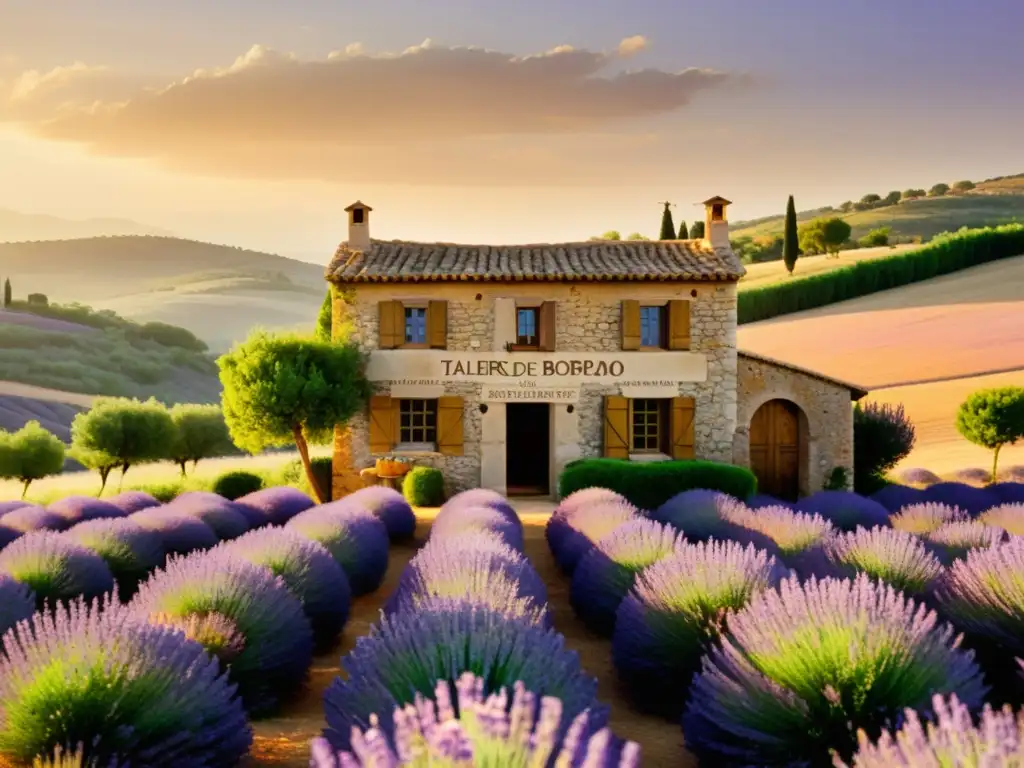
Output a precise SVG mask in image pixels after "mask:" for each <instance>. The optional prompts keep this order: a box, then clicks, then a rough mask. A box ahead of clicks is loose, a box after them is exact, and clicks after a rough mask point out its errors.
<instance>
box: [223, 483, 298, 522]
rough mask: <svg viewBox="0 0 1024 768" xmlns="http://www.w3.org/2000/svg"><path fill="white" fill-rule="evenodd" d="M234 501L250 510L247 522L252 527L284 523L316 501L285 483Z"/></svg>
mask: <svg viewBox="0 0 1024 768" xmlns="http://www.w3.org/2000/svg"><path fill="white" fill-rule="evenodd" d="M235 502H236V503H237V504H239V505H241V506H242V507H243V508H244V509H247V510H250V512H251V515H250V519H249V523H250V524H251V525H252V526H253V527H256V526H257V525H266V524H270V525H284V524H285V523H287V522H288V521H289V520H291V519H292V518H293V517H295V516H296V515H297V514H299V513H300V512H305V511H306V510H307V509H309V508H311V507H313V506H316V502H315V501H313V500H312V499H311V498H309V496H307V495H306V494H304V493H303V492H302V491H300V490H297V489H295V488H291V487H289V486H286V485H281V486H277V487H275V488H264V489H263V490H261V491H255V492H253V493H249V494H246V495H245V496H242V497H241V498H238V499H235ZM257 521H259V522H257Z"/></svg>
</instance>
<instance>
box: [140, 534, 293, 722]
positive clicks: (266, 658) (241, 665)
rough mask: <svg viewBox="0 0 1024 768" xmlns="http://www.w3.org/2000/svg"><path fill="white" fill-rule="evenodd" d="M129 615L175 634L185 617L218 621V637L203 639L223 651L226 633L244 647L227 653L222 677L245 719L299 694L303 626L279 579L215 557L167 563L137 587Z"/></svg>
mask: <svg viewBox="0 0 1024 768" xmlns="http://www.w3.org/2000/svg"><path fill="white" fill-rule="evenodd" d="M129 609H130V610H131V612H132V613H133V614H134V615H136V616H140V617H142V618H143V619H146V620H149V621H153V622H157V623H161V624H165V623H170V624H172V625H175V626H180V627H182V628H183V629H185V627H184V626H183V625H182V623H181V622H182V621H183V620H187V619H190V618H192V617H197V618H208V617H210V616H211V615H214V614H216V615H219V616H220V617H222V618H221V622H222V627H221V629H220V631H217V632H212V633H211V634H210V637H212V638H214V639H215V640H216V642H215V643H214V647H211V648H210V650H211V651H213V652H215V651H216V648H218V647H227V646H230V645H231V643H227V642H225V638H229V637H230V634H231V633H232V632H237V633H238V634H239V635H241V640H242V642H243V643H244V646H243V648H242V649H241V651H240V652H237V651H236V652H235V653H234V654H232V658H231V659H230V664H229V665H228V672H229V675H230V677H231V680H232V681H233V682H234V683H236V684H237V685H238V689H239V693H240V694H241V696H242V699H243V701H244V702H245V705H246V709H247V710H248V711H249V713H250V714H251V715H253V716H261V715H265V714H267V713H269V712H271V711H272V710H273V709H274V708H275V707H276V706H277V704H278V702H279V699H280V697H281V696H282V695H284V694H286V693H288V692H290V691H292V690H294V689H295V688H297V687H299V686H300V685H301V684H302V683H303V681H304V680H305V677H306V671H307V670H308V669H309V665H310V663H311V661H312V651H313V632H312V629H311V628H310V624H309V620H308V619H307V618H306V616H305V614H304V613H303V611H302V604H301V603H300V602H299V600H298V598H296V597H295V596H294V595H293V594H292V593H291V591H289V589H288V586H287V585H286V584H285V582H284V580H283V579H281V578H280V577H279V576H274V575H273V574H272V573H271V572H270V571H268V570H267V569H265V568H262V567H260V566H256V565H253V564H252V563H248V562H246V561H245V560H242V559H240V558H238V557H235V556H233V555H232V554H230V553H228V552H226V551H223V550H218V551H216V552H208V553H203V554H198V555H192V556H189V557H178V558H172V559H171V560H170V561H169V562H168V563H167V565H166V566H165V567H164V568H163V569H161V570H158V571H156V572H155V573H154V574H153V576H152V577H151V578H150V579H149V580H148V581H145V582H143V584H142V585H141V586H140V587H139V591H138V594H136V595H135V597H134V599H133V600H132V601H131V603H130V604H129ZM204 628H205V629H207V630H209V629H217V627H216V626H211V625H209V624H207V625H204ZM195 639H196V640H197V641H199V642H203V639H204V638H203V637H202V636H201V635H199V636H196V637H195ZM207 647H209V645H207Z"/></svg>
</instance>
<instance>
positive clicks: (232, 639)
mask: <svg viewBox="0 0 1024 768" xmlns="http://www.w3.org/2000/svg"><path fill="white" fill-rule="evenodd" d="M149 623H150V624H159V625H160V626H162V627H173V628H174V629H176V630H178V631H179V632H181V633H182V634H183V635H185V637H187V638H188V639H189V640H193V641H195V642H197V643H199V644H200V645H201V646H203V648H205V649H206V652H207V653H208V654H210V655H211V656H216V657H217V658H218V659H220V661H221V663H222V664H224V665H229V664H231V663H233V662H234V660H235V659H237V658H238V657H239V655H240V654H241V653H242V651H244V650H245V635H243V634H242V631H241V630H240V629H239V628H238V624H237V623H235V622H234V621H232V620H231V619H229V618H228V617H227V616H225V615H224V614H222V613H203V614H198V613H191V614H188V615H187V616H175V615H173V614H170V613H153V614H150V616H149Z"/></svg>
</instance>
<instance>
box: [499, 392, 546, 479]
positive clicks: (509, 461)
mask: <svg viewBox="0 0 1024 768" xmlns="http://www.w3.org/2000/svg"><path fill="white" fill-rule="evenodd" d="M550 427H551V406H550V405H548V404H547V403H509V404H508V405H506V406H505V456H506V465H505V487H506V489H507V491H508V495H509V496H516V495H519V496H530V495H544V494H547V493H549V492H550V490H551V471H550V466H549V465H550V458H551V448H550V446H551V428H550Z"/></svg>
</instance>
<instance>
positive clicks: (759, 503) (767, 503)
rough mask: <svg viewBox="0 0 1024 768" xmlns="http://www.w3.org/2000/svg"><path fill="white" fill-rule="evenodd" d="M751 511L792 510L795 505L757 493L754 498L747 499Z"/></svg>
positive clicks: (746, 502)
mask: <svg viewBox="0 0 1024 768" xmlns="http://www.w3.org/2000/svg"><path fill="white" fill-rule="evenodd" d="M743 503H744V504H746V505H747V507H749V508H750V509H762V508H764V507H788V508H790V509H792V507H793V505H792V504H791V503H790V502H788V501H783V500H782V499H776V498H775V497H774V496H769V495H768V494H767V493H755V494H754V495H753V496H750V497H749V498H747V499H746V500H745V501H744V502H743Z"/></svg>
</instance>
